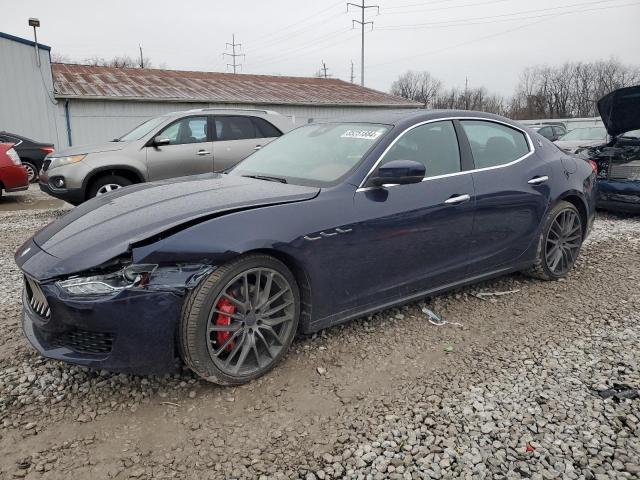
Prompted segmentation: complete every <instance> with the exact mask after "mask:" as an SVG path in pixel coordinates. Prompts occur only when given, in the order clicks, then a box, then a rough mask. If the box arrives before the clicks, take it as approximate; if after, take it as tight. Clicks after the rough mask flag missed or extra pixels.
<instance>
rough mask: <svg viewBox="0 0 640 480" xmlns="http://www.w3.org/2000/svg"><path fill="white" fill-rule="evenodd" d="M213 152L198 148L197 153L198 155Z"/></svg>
mask: <svg viewBox="0 0 640 480" xmlns="http://www.w3.org/2000/svg"><path fill="white" fill-rule="evenodd" d="M210 153H211V152H209V151H208V150H198V153H196V155H209V154H210Z"/></svg>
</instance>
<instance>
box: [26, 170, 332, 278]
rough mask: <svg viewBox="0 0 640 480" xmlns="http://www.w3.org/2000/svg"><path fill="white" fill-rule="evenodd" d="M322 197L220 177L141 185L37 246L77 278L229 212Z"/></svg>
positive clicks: (50, 231)
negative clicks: (143, 245)
mask: <svg viewBox="0 0 640 480" xmlns="http://www.w3.org/2000/svg"><path fill="white" fill-rule="evenodd" d="M319 191H320V189H318V188H313V187H303V186H297V185H288V184H282V183H277V182H268V181H265V180H256V179H251V178H244V177H240V176H231V175H219V174H205V175H198V176H193V177H182V178H180V179H172V180H169V181H164V182H155V183H141V184H137V185H132V186H130V187H127V188H124V189H121V190H117V191H114V192H112V193H109V194H107V195H102V196H99V197H96V198H94V199H92V200H89V201H88V202H85V203H83V204H82V205H80V206H79V207H76V208H74V209H73V210H72V211H71V212H70V213H69V214H67V215H66V216H64V217H63V218H61V219H59V220H57V221H55V222H53V223H51V224H49V225H48V226H46V227H45V228H43V229H42V230H41V231H39V232H38V233H37V234H36V235H35V236H34V238H33V240H34V242H35V243H36V245H37V246H38V247H39V248H41V249H42V250H44V251H45V252H46V253H47V254H49V255H51V256H53V257H57V258H59V259H61V260H64V262H65V263H67V265H65V267H64V270H65V273H68V272H69V270H72V271H75V272H77V271H82V270H86V269H88V268H92V267H95V266H97V265H100V264H101V263H104V262H106V261H108V260H111V259H113V258H114V257H117V256H118V255H121V254H123V253H126V252H127V251H128V250H129V248H130V246H131V245H132V244H135V243H138V242H141V241H143V240H146V239H149V238H151V237H154V236H156V235H158V234H161V233H163V232H166V231H167V230H174V229H176V228H179V227H181V226H184V225H185V224H190V223H192V222H194V221H202V220H205V219H207V218H212V217H215V216H218V215H221V214H223V213H225V212H235V211H238V210H242V209H247V208H255V207H261V206H268V205H274V204H282V203H290V202H299V201H303V200H309V199H311V198H314V197H315V196H316V195H317V194H318V193H319ZM60 273H61V274H62V272H60Z"/></svg>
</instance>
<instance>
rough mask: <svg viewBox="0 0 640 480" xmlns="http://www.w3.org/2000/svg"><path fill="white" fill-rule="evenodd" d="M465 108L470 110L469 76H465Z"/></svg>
mask: <svg viewBox="0 0 640 480" xmlns="http://www.w3.org/2000/svg"><path fill="white" fill-rule="evenodd" d="M464 109H465V110H469V77H464Z"/></svg>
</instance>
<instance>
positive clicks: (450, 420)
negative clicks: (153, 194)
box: [0, 210, 640, 479]
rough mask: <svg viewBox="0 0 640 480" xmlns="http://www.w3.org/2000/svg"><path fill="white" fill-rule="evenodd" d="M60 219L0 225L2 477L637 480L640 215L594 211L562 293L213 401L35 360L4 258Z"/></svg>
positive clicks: (400, 330)
mask: <svg viewBox="0 0 640 480" xmlns="http://www.w3.org/2000/svg"><path fill="white" fill-rule="evenodd" d="M59 213H60V211H59V210H45V211H30V212H28V213H27V212H9V213H0V223H1V224H2V229H1V232H0V267H2V270H3V272H5V275H4V276H3V278H2V279H0V288H1V289H2V291H3V292H4V293H5V294H4V295H3V296H2V297H1V300H0V314H1V317H0V318H1V319H2V320H1V321H2V322H4V324H3V328H2V329H1V331H0V425H2V429H0V478H21V477H27V478H65V479H66V478H305V479H316V478H317V479H325V478H359V479H368V478H371V479H383V478H397V479H414V478H427V479H429V478H433V479H440V478H442V479H447V478H469V479H484V478H486V479H491V478H496V479H499V478H509V479H511V478H532V479H552V478H568V479H613V478H640V398H632V397H633V396H634V394H638V395H640V392H639V391H638V389H639V388H640V368H639V362H640V329H639V325H640V289H639V288H638V286H639V283H640V218H634V217H624V216H614V215H600V217H599V220H598V222H597V224H596V227H595V230H594V232H593V235H592V238H591V239H590V241H589V242H588V244H587V245H586V246H585V249H584V251H583V254H582V256H581V258H580V261H579V264H578V266H577V269H576V271H575V272H573V273H572V274H571V275H570V276H569V277H568V279H567V280H566V281H561V282H552V283H547V282H539V281H534V280H530V279H528V278H526V277H523V276H520V275H513V276H509V277H505V278H501V279H497V280H495V281H492V282H486V283H483V284H481V285H477V286H473V287H469V288H467V289H463V290H460V291H456V292H453V293H451V294H448V295H444V296H440V297H437V298H435V299H431V300H428V301H427V302H426V303H425V302H418V303H415V304H411V305H408V306H405V307H402V308H395V309H391V310H387V311H385V312H381V313H380V314H377V315H374V316H371V317H368V318H363V319H360V320H358V321H355V322H351V323H349V324H348V325H345V326H340V327H336V328H333V329H330V330H327V331H325V332H322V333H321V334H319V335H315V336H313V337H305V338H300V339H298V340H297V341H296V342H295V343H294V346H293V349H292V352H291V354H290V355H289V356H288V357H287V359H286V361H285V362H284V364H283V365H281V366H280V367H279V368H278V369H276V370H275V371H274V372H273V373H271V374H269V375H268V376H267V377H265V378H263V379H260V380H258V381H256V382H254V383H252V384H250V385H246V386H243V387H239V388H234V389H229V388H226V389H225V388H219V387H215V386H211V385H208V384H205V383H203V382H201V381H199V380H197V379H196V378H194V377H193V375H191V374H190V373H189V372H188V371H185V372H183V373H182V374H179V375H174V376H171V377H162V378H160V377H134V376H128V375H117V374H111V373H108V372H96V371H91V370H87V369H83V368H79V367H73V366H69V365H65V364H62V363H59V362H52V361H48V360H44V359H41V358H40V357H39V356H38V355H37V354H35V353H34V352H33V351H32V349H31V348H30V347H29V346H28V345H27V343H26V341H25V340H24V339H23V338H22V335H21V333H20V331H19V308H20V306H19V290H20V285H19V282H20V277H19V273H18V272H17V270H16V269H15V267H14V266H12V265H13V260H12V254H13V251H14V250H15V248H17V246H18V245H19V244H20V243H21V242H22V241H23V240H24V239H26V238H27V237H28V235H29V234H30V233H31V232H32V231H33V230H35V229H36V228H39V227H40V226H42V225H43V224H45V223H46V222H47V221H48V219H49V218H52V217H55V216H56V215H58V214H59ZM512 290H517V291H516V292H514V293H511V294H508V295H504V296H486V297H484V299H481V298H478V297H476V296H474V294H475V293H478V292H495V291H512ZM424 307H429V308H432V309H434V310H435V311H437V312H439V313H442V314H443V316H444V318H445V319H446V320H447V321H449V322H455V323H458V324H459V325H455V324H454V323H449V324H445V325H443V326H434V325H431V324H429V323H428V322H427V318H426V316H425V314H424V313H423V312H422V309H423V308H424ZM614 387H616V388H617V390H618V391H617V396H611V397H608V398H603V396H607V395H608V394H613V393H615V391H614V390H611V389H612V388H614ZM625 396H626V397H629V398H623V397H625ZM3 476H4V477H3Z"/></svg>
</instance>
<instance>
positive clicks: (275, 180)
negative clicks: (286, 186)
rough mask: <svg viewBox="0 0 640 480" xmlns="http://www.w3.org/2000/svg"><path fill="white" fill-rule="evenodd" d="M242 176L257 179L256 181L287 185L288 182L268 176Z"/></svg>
mask: <svg viewBox="0 0 640 480" xmlns="http://www.w3.org/2000/svg"><path fill="white" fill-rule="evenodd" d="M242 176H243V177H247V178H255V179H256V180H266V181H267V182H280V183H287V181H286V180H285V179H284V178H280V177H270V176H268V175H242Z"/></svg>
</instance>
